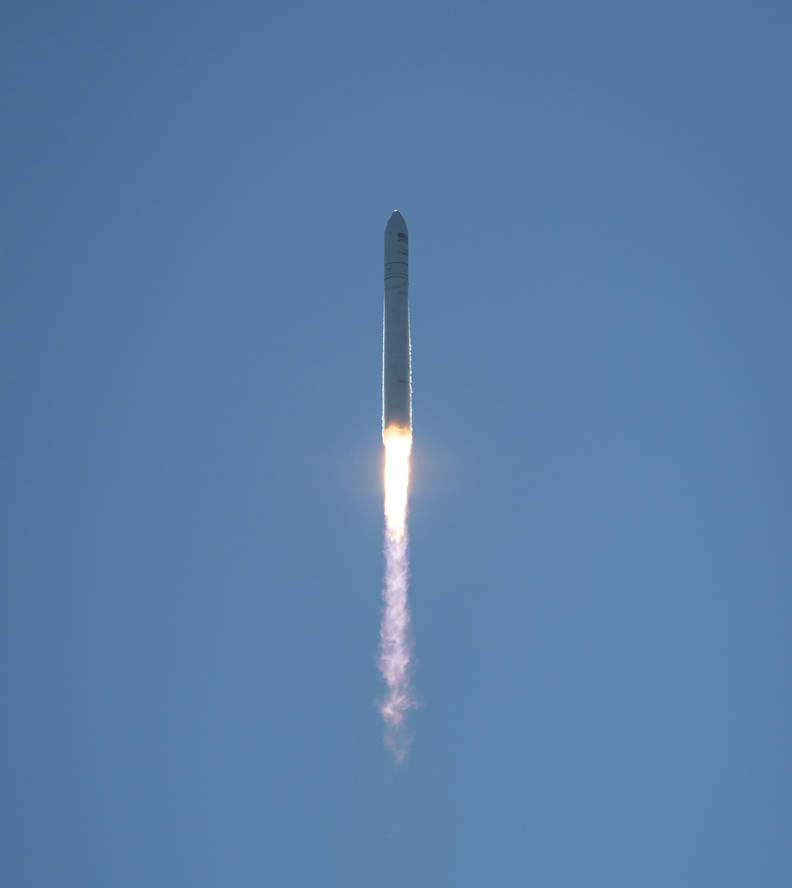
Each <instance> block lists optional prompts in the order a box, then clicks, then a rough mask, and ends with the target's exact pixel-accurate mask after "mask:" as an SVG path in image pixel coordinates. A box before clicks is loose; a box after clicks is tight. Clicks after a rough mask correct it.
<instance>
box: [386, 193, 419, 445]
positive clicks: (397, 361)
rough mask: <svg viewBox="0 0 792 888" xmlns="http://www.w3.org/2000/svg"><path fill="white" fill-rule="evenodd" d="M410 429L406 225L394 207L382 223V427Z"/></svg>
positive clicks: (410, 394)
mask: <svg viewBox="0 0 792 888" xmlns="http://www.w3.org/2000/svg"><path fill="white" fill-rule="evenodd" d="M388 429H392V430H394V431H395V430H397V429H398V430H399V431H401V432H402V433H404V434H407V435H409V434H411V432H412V378H411V376H410V307H409V304H408V300H407V226H406V225H405V223H404V219H403V218H402V215H401V213H400V212H399V211H398V210H394V211H393V213H392V214H391V217H390V219H388V224H387V225H386V226H385V303H384V308H383V315H382V431H383V434H384V433H385V431H386V430H388Z"/></svg>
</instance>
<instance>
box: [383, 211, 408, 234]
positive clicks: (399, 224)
mask: <svg viewBox="0 0 792 888" xmlns="http://www.w3.org/2000/svg"><path fill="white" fill-rule="evenodd" d="M385 231H386V232H387V233H394V234H395V233H397V232H402V233H403V234H406V233H407V225H406V223H405V221H404V216H402V214H401V213H400V212H399V211H398V210H394V211H393V212H392V213H391V217H390V219H388V224H387V225H386V226H385Z"/></svg>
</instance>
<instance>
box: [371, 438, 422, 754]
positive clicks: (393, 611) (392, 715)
mask: <svg viewBox="0 0 792 888" xmlns="http://www.w3.org/2000/svg"><path fill="white" fill-rule="evenodd" d="M382 440H383V443H384V445H385V473H384V482H385V582H384V585H383V589H382V597H383V600H384V610H383V614H382V626H381V627H380V657H379V668H380V672H382V677H383V678H384V679H385V684H386V685H387V692H386V694H385V699H384V700H383V701H382V703H381V704H380V712H381V713H382V718H383V719H384V721H385V742H386V743H387V744H388V746H389V747H390V748H391V750H392V751H393V754H394V756H395V757H396V760H397V761H401V760H402V759H403V758H404V756H405V754H406V753H407V747H408V740H407V737H406V736H405V732H404V727H405V725H404V718H405V714H406V712H407V710H408V709H409V708H410V707H411V706H413V705H414V703H413V700H412V697H411V695H410V653H411V650H412V641H411V640H410V611H409V609H408V606H407V586H408V582H409V561H408V557H407V492H408V489H409V484H410V450H411V449H412V435H411V433H410V430H409V429H402V428H399V427H394V426H391V427H389V428H387V429H385V431H384V432H383V435H382Z"/></svg>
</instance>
